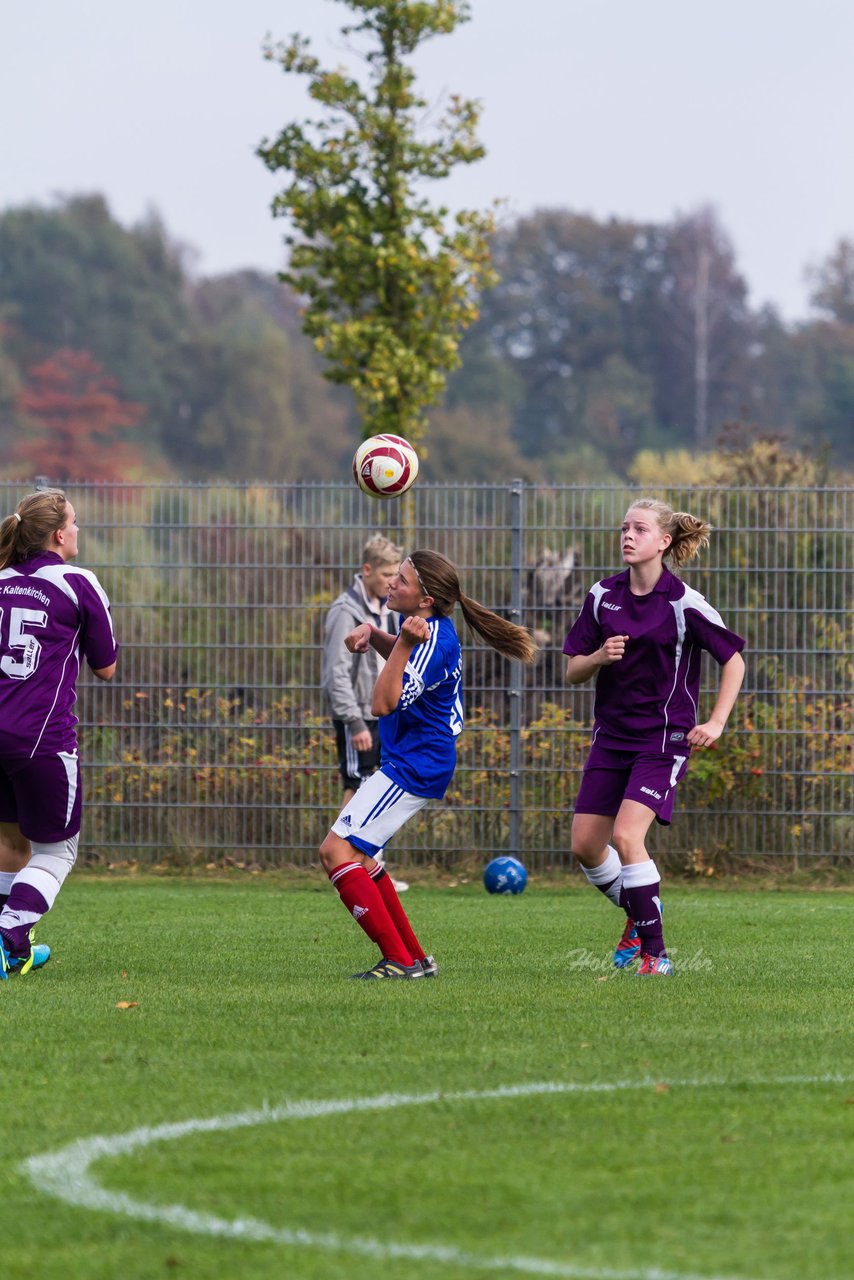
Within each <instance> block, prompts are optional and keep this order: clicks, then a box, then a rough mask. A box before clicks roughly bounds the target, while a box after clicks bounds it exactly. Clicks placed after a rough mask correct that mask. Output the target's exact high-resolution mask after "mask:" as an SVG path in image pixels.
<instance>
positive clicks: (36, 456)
mask: <svg viewBox="0 0 854 1280" xmlns="http://www.w3.org/2000/svg"><path fill="white" fill-rule="evenodd" d="M115 388H116V381H115V379H114V378H111V377H110V376H109V375H108V374H107V373H105V371H104V369H103V367H102V366H101V365H100V364H98V362H97V361H96V360H94V359H93V358H92V356H91V355H90V354H89V352H88V351H72V350H70V349H69V348H63V349H61V350H59V351H57V352H55V353H54V355H52V356H51V357H50V359H48V360H45V361H43V362H42V363H41V364H38V365H34V366H33V368H31V369H30V370H29V374H28V378H27V381H26V383H25V384H24V386H23V387H22V388H21V389H20V391H19V393H18V396H17V409H18V412H19V414H20V415H21V417H22V418H23V419H24V421H25V425H26V430H25V431H24V432H23V433H22V437H23V438H19V439H18V441H17V443H16V444H15V445H14V446H13V447H12V448H11V449H10V451H9V453H8V455H7V457H6V459H5V462H6V463H7V466H8V467H9V469H14V468H18V469H20V468H22V467H23V468H26V469H27V470H28V471H29V472H30V473H31V474H36V473H38V474H40V475H46V476H48V477H49V478H50V479H51V480H57V481H63V482H64V481H66V480H124V479H127V478H128V477H129V475H132V474H133V473H134V472H135V471H137V470H139V469H140V468H141V467H142V465H143V461H144V459H143V454H142V452H141V450H140V449H139V448H138V446H137V445H136V444H135V443H133V442H132V441H130V440H128V439H127V433H128V430H129V429H131V428H133V427H136V426H137V425H138V424H139V422H140V421H141V419H142V417H143V415H144V413H145V409H144V407H143V406H142V405H139V404H133V403H131V402H129V401H124V400H120V399H119V397H118V396H117V395H116V390H115Z"/></svg>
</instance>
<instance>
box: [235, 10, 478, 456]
mask: <svg viewBox="0 0 854 1280" xmlns="http://www.w3.org/2000/svg"><path fill="white" fill-rule="evenodd" d="M339 2H340V3H343V4H345V5H346V6H347V8H349V9H352V10H354V11H355V12H356V13H357V14H359V15H361V21H360V22H357V23H356V24H355V25H352V26H345V27H344V28H342V34H343V35H344V36H345V37H347V38H350V37H357V39H359V40H360V41H361V42H362V45H363V46H364V47H363V49H362V57H363V58H364V61H365V63H366V65H367V83H366V84H363V83H360V81H359V79H358V78H357V77H356V76H355V75H352V74H350V73H349V72H348V71H347V70H346V69H341V68H339V69H335V70H327V69H325V68H323V67H322V66H321V65H320V63H319V61H318V59H317V58H315V57H314V56H313V55H312V54H311V53H310V52H309V42H308V41H307V40H306V39H305V38H304V37H302V36H299V35H295V36H294V37H292V39H291V40H290V41H289V42H287V43H285V44H280V45H273V44H268V45H267V47H266V50H265V56H266V57H267V58H268V59H269V60H271V61H276V62H278V63H279V64H280V66H281V67H282V69H283V70H284V71H285V72H287V73H295V74H298V75H303V76H306V77H307V78H308V92H309V95H310V97H311V98H312V99H313V100H314V101H315V102H316V103H318V104H319V105H320V106H321V107H323V108H325V112H326V114H325V115H324V117H323V118H322V119H320V120H316V121H306V122H303V123H297V122H295V123H292V124H289V125H287V126H286V127H285V128H284V129H283V130H282V132H281V133H280V134H279V136H278V137H277V138H276V139H275V140H274V141H273V142H267V141H265V142H264V143H263V144H262V145H261V146H260V147H259V149H258V154H259V156H260V157H261V158H262V159H263V161H264V163H265V164H266V165H267V167H268V168H269V169H270V170H271V171H273V172H274V173H276V172H279V171H285V172H287V173H288V174H289V175H290V179H289V181H288V185H287V187H286V188H285V190H284V191H282V192H281V194H279V195H278V196H276V198H275V200H274V202H273V212H274V215H276V216H282V217H288V218H290V220H291V222H292V224H293V227H294V233H293V234H291V235H288V236H287V237H286V242H287V243H288V244H289V245H290V246H291V257H290V264H289V270H288V271H287V272H285V273H284V274H283V277H282V278H283V279H284V280H286V281H288V282H289V283H290V284H291V285H292V286H293V288H294V289H295V290H296V291H297V293H298V294H300V295H302V296H304V297H305V299H306V300H307V302H306V308H305V313H304V320H303V327H304V329H305V332H306V333H307V334H308V335H309V336H310V337H311V338H312V339H313V341H314V344H315V346H316V348H317V350H318V351H320V352H321V353H322V354H323V355H324V357H325V358H326V360H327V362H328V368H327V371H326V376H327V377H328V378H329V379H330V380H331V381H333V382H337V383H343V384H346V385H347V386H349V387H351V388H352V390H353V393H354V395H355V397H356V403H357V406H358V408H359V412H360V414H361V417H362V422H363V430H364V433H365V435H371V434H373V433H375V432H382V431H392V432H398V433H401V434H403V435H406V436H408V437H409V438H410V439H412V440H416V441H417V440H418V439H419V438H420V436H421V435H422V433H423V429H424V421H425V408H426V407H427V406H429V405H431V404H434V403H435V402H436V401H437V400H438V398H439V397H440V395H441V394H442V391H443V389H444V387H445V381H446V377H447V374H448V372H449V371H450V370H451V369H454V368H455V367H456V366H457V365H458V364H459V352H458V346H459V335H460V333H461V331H462V330H464V329H465V328H466V327H467V326H469V325H470V324H471V323H472V322H473V321H474V320H475V319H476V318H477V314H478V310H477V295H478V291H479V290H481V289H483V288H485V287H486V286H488V285H490V284H491V283H493V281H494V278H495V277H494V275H493V273H492V269H491V266H490V257H489V249H488V241H487V237H488V235H489V233H490V232H491V230H492V227H493V222H492V215H491V214H490V213H478V212H473V211H466V212H460V213H457V214H456V216H455V217H451V215H450V214H449V212H448V210H447V209H446V208H445V207H443V206H434V205H432V204H431V203H430V202H429V201H428V200H427V199H426V198H424V197H423V196H422V195H420V194H418V193H417V189H420V188H422V187H423V184H424V183H425V181H430V180H436V179H442V178H446V177H447V176H448V174H449V173H450V172H451V170H452V169H453V168H454V167H455V166H456V165H458V164H471V163H473V162H474V161H476V160H478V159H480V158H481V157H482V155H483V147H482V146H481V145H480V143H479V142H478V141H477V137H476V127H477V123H478V118H479V107H478V104H477V103H475V102H473V101H469V100H466V99H464V98H460V97H456V96H452V97H451V98H450V100H449V105H448V107H447V110H446V111H445V114H444V115H443V117H442V118H441V120H440V121H439V123H438V126H437V129H436V132H435V135H433V136H429V137H426V138H422V136H421V133H420V128H421V122H420V117H421V116H422V113H423V112H424V109H425V107H426V105H427V104H426V102H425V100H424V99H423V98H421V97H419V96H418V94H417V92H416V89H415V72H414V70H413V68H412V66H411V63H410V62H409V61H408V60H409V59H410V58H411V56H412V54H413V53H414V52H415V50H416V49H418V47H419V46H420V45H422V44H423V43H424V42H425V41H427V40H429V39H431V38H432V37H433V36H437V35H448V34H450V33H451V32H452V31H453V30H454V29H455V28H456V27H457V26H458V25H459V24H460V23H461V22H465V21H467V20H468V18H469V16H470V15H469V5H468V4H467V3H464V2H463V0H339Z"/></svg>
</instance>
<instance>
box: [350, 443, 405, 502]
mask: <svg viewBox="0 0 854 1280" xmlns="http://www.w3.org/2000/svg"><path fill="white" fill-rule="evenodd" d="M417 475H418V454H417V453H416V452H415V450H414V449H413V447H412V445H411V444H410V443H409V441H408V440H404V439H403V437H402V436H391V435H383V436H371V437H370V438H369V439H368V440H363V441H362V443H361V444H360V445H359V447H358V449H357V450H356V453H355V455H354V457H353V477H354V479H355V481H356V484H357V485H358V486H359V488H360V489H361V490H362V493H367V494H369V495H370V496H371V497H372V498H399V497H400V495H401V494H402V493H406V490H407V489H409V488H410V487H411V486H412V485H413V484H414V483H415V480H416V477H417Z"/></svg>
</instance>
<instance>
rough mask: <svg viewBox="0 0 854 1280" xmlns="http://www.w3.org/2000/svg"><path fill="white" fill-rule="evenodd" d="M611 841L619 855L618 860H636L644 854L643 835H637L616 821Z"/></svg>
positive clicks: (624, 861)
mask: <svg viewBox="0 0 854 1280" xmlns="http://www.w3.org/2000/svg"><path fill="white" fill-rule="evenodd" d="M611 842H612V844H613V845H614V848H615V849H616V850H617V853H618V854H619V855H620V861H621V862H623V863H626V862H636V861H638V859H640V858H643V857H645V856H646V845H645V844H644V838H643V836H638V835H637V834H636V833H635V832H633V831H630V830H626V828H625V827H621V826H620V823H619V822H617V823H616V824H615V826H614V834H613V836H612V838H611Z"/></svg>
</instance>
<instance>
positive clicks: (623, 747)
mask: <svg viewBox="0 0 854 1280" xmlns="http://www.w3.org/2000/svg"><path fill="white" fill-rule="evenodd" d="M709 532H710V526H709V525H708V524H706V522H705V521H703V520H699V519H697V518H696V517H695V516H691V515H688V514H687V513H685V512H682V511H679V512H674V511H672V510H671V509H670V507H668V506H667V505H666V504H665V503H663V502H657V501H655V500H654V499H651V498H642V499H640V500H639V501H638V502H635V503H634V504H633V505H632V507H631V508H630V509H629V511H628V512H627V513H626V518H625V520H624V521H623V526H622V533H621V538H620V545H621V549H622V553H623V560H624V562H625V563H626V564H627V565H628V569H627V570H624V571H623V572H622V573H618V574H615V575H614V576H613V577H611V578H604V579H603V580H602V581H601V582H597V583H595V584H594V586H593V587H592V588H591V590H590V593H589V594H588V596H587V599H586V600H585V602H584V605H583V607H582V610H581V613H580V614H579V616H578V618H577V620H576V622H575V623H574V624H573V626H572V628H571V629H570V631H569V634H568V635H567V637H566V642H565V644H564V647H563V651H564V653H565V654H567V663H566V675H567V679H568V680H569V681H570V683H571V684H582V683H583V682H584V681H585V680H589V678H590V677H591V676H595V677H596V697H595V705H594V715H595V723H594V731H593V742H592V744H591V748H590V753H589V755H588V757H587V761H586V763H585V766H584V774H583V778H582V782H581V787H580V789H579V792H578V799H577V801H576V805H575V816H574V818H573V822H572V836H571V840H572V850H573V853H574V855H575V857H576V858H577V859H578V861H579V862H580V864H581V867H582V870H583V871H584V874H585V875H586V876H587V879H588V880H589V881H590V882H591V884H593V885H595V886H596V888H597V889H599V890H600V891H601V892H602V893H604V894H605V895H606V897H608V898H610V899H611V901H612V902H613V903H614V904H615V905H616V906H618V907H620V908H621V909H622V910H623V911H624V912H625V915H626V926H625V930H624V932H623V936H622V937H621V939H620V941H619V943H618V945H617V949H616V951H615V952H614V964H615V965H616V966H617V968H620V969H622V968H626V967H627V966H628V965H629V964H631V963H632V962H633V961H635V960H637V959H639V960H640V966H639V968H638V970H637V972H638V973H639V974H641V975H643V976H648V975H653V974H655V975H660V976H664V975H668V974H671V973H672V972H673V965H672V963H671V961H670V960H669V959H668V957H667V951H666V949H665V946H664V936H663V932H662V923H661V882H660V877H659V873H658V869H657V868H656V865H655V863H654V862H653V861H652V859H651V858H650V856H649V853H648V852H647V848H646V835H647V832H648V830H649V828H650V826H651V825H652V822H653V820H655V821H657V822H659V823H661V824H662V825H668V824H669V823H670V820H671V817H672V815H673V801H674V791H675V788H676V784H677V783H678V781H679V779H680V778H681V777H682V776H683V774H684V772H685V769H686V767H687V763H688V756H689V755H690V751H691V747H709V746H711V745H712V744H713V743H715V742H716V741H717V739H718V738H719V737H720V736H721V734H722V733H723V731H724V727H725V726H726V722H727V718H728V716H729V713H730V712H731V710H732V708H733V706H734V705H735V700H736V698H737V696H738V691H739V689H740V688H741V683H742V680H743V679H744V660H743V659H742V657H741V650H742V649H743V648H744V640H743V639H742V638H741V636H737V635H735V634H734V632H732V631H728V630H727V628H726V627H725V626H724V623H723V620H722V619H721V617H720V614H718V613H717V612H716V611H715V610H714V609H713V608H712V607H711V605H709V604H708V603H707V601H706V600H705V599H704V597H703V596H701V595H700V593H699V592H698V591H694V590H693V589H692V588H691V587H688V586H686V585H685V583H684V582H681V581H680V580H679V578H677V577H675V576H674V575H673V574H672V573H670V572H669V570H668V569H666V568H665V566H664V561H665V559H668V558H669V559H670V560H671V561H672V563H673V564H674V565H677V566H679V565H682V564H685V563H686V561H688V560H690V559H691V558H692V557H693V556H695V555H696V554H697V552H698V551H699V550H700V548H701V547H705V546H707V545H708V541H709ZM703 651H705V652H708V653H710V654H711V655H712V657H713V658H714V659H715V661H716V662H717V663H718V664H719V665H720V668H721V679H720V686H719V691H718V696H717V699H716V701H715V705H714V707H713V708H712V713H711V715H710V716H709V718H708V720H705V721H703V722H702V723H698V720H699V716H698V714H697V704H698V701H699V693H700V660H701V655H702V653H703ZM612 841H613V843H611V842H612Z"/></svg>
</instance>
